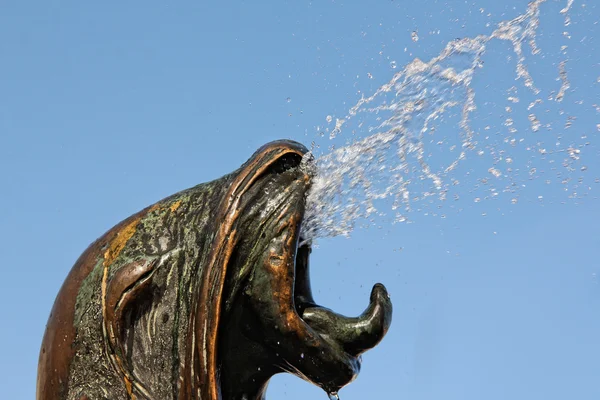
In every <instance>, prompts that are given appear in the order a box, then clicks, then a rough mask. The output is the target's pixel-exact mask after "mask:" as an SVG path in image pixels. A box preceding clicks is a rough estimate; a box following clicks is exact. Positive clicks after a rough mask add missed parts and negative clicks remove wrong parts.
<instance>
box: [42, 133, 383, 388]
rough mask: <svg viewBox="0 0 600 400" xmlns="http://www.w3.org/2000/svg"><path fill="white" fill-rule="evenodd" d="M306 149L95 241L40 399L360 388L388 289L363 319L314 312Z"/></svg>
mask: <svg viewBox="0 0 600 400" xmlns="http://www.w3.org/2000/svg"><path fill="white" fill-rule="evenodd" d="M306 152H307V150H306V149H305V148H304V147H303V146H302V145H300V144H298V143H295V142H291V141H278V142H273V143H270V144H268V145H266V146H264V147H262V148H261V149H259V150H258V151H257V152H256V153H255V154H254V155H253V156H252V157H251V158H250V160H248V161H247V162H246V163H245V164H244V165H243V166H242V167H241V168H240V169H238V170H237V171H235V172H234V173H232V174H230V175H227V176H225V177H223V178H221V179H219V180H216V181H213V182H210V183H207V184H203V185H199V186H196V187H194V188H192V189H189V190H186V191H183V192H180V193H178V194H176V195H173V196H171V197H169V198H167V199H165V200H162V201H161V202H159V203H157V204H155V205H154V206H151V207H149V208H148V209H146V210H144V211H142V212H140V213H138V214H136V215H134V216H132V217H130V218H129V219H127V220H125V221H124V222H122V223H121V224H119V225H117V226H116V227H115V228H113V229H112V230H111V231H109V232H108V233H107V234H105V235H104V236H103V237H102V238H100V239H99V240H98V241H96V242H95V243H94V244H93V245H92V246H90V248H89V249H88V250H87V251H86V252H85V253H84V254H83V255H82V257H81V258H80V259H79V260H78V262H77V263H76V265H75V266H74V267H73V270H72V271H71V273H70V275H69V277H68V278H67V280H66V281H65V284H64V285H63V288H62V289H61V292H60V293H59V295H58V297H57V300H56V303H55V305H54V308H53V311H52V314H51V317H50V321H49V323H48V326H47V330H46V334H45V337H44V342H43V344H42V353H41V355H40V364H39V371H38V400H47V399H50V398H52V399H62V398H76V399H78V398H81V399H83V398H85V396H87V397H88V398H90V399H92V398H95V397H97V396H104V397H106V396H108V398H115V399H117V398H148V399H152V398H161V399H168V398H171V399H175V398H177V399H196V398H202V399H210V400H218V399H238V398H240V399H241V398H247V399H260V398H262V397H263V395H264V391H265V388H266V384H267V382H268V380H269V378H270V377H271V376H272V375H274V374H276V373H278V372H284V371H287V372H291V373H293V374H295V375H297V376H299V377H301V378H303V379H306V380H308V381H310V382H312V383H314V384H316V385H318V386H320V387H322V388H323V389H324V390H326V391H327V392H330V393H331V392H336V391H337V390H339V389H340V388H341V387H343V386H344V385H346V384H347V383H349V382H350V381H352V379H354V377H355V376H356V375H357V373H358V371H359V368H360V354H361V353H363V352H364V351H365V350H367V349H370V348H372V347H373V346H375V345H376V344H377V343H378V342H379V341H380V340H381V339H382V338H383V336H384V335H385V333H386V331H387V329H388V327H389V324H390V322H391V314H392V306H391V302H390V300H389V297H388V295H387V293H386V291H385V288H384V287H383V285H380V284H377V285H375V287H374V288H373V291H372V293H371V299H370V304H369V306H368V307H367V309H366V310H365V312H364V313H363V314H362V315H360V316H359V317H356V318H348V317H344V316H341V315H339V314H336V313H334V312H332V311H331V310H328V309H326V308H323V307H320V306H318V305H316V304H315V301H314V299H313V297H312V294H311V290H310V279H309V254H310V247H309V245H308V244H301V243H302V242H303V240H302V238H300V237H299V235H300V230H301V225H302V221H303V216H304V207H305V199H306V194H307V191H308V189H309V187H310V183H311V172H310V165H306V164H307V163H308V164H310V162H311V161H310V160H306V159H305V158H306V157H304V155H305V153H306ZM65 343H66V344H65Z"/></svg>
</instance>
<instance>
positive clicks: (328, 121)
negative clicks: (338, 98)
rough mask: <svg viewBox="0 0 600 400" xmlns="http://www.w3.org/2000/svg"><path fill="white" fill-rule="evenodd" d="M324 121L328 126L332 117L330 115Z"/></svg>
mask: <svg viewBox="0 0 600 400" xmlns="http://www.w3.org/2000/svg"><path fill="white" fill-rule="evenodd" d="M325 120H326V121H327V123H328V124H329V123H331V121H333V117H332V116H331V115H328V116H327V117H325Z"/></svg>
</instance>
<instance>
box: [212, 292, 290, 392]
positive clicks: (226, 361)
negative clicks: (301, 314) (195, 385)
mask: <svg viewBox="0 0 600 400" xmlns="http://www.w3.org/2000/svg"><path fill="white" fill-rule="evenodd" d="M240 297H241V299H239V301H240V302H241V303H243V302H244V301H245V299H244V296H240ZM252 314H253V312H252V311H251V309H250V308H249V307H245V304H237V305H236V307H232V310H231V312H230V313H229V315H226V316H224V319H223V321H222V325H221V328H220V330H219V351H218V354H219V364H220V368H219V375H220V377H219V378H220V379H219V380H220V384H221V385H220V386H221V398H222V400H264V399H265V393H266V391H267V385H268V383H269V379H271V377H272V376H273V375H275V374H276V373H278V372H280V371H281V370H280V369H279V367H277V366H276V365H274V364H275V363H274V360H273V358H272V355H271V354H269V350H268V349H267V348H266V347H265V345H264V344H262V343H261V342H260V340H258V339H259V337H261V336H262V333H259V334H258V335H259V337H254V338H252V337H250V336H253V335H252V334H251V333H250V332H252V331H254V332H260V330H259V329H258V330H257V329H256V327H255V326H253V325H255V324H256V322H255V321H256V319H255V318H256V317H255V316H253V315H252ZM254 336H256V335H254ZM263 339H264V338H263Z"/></svg>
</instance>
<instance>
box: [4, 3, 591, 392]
mask: <svg viewBox="0 0 600 400" xmlns="http://www.w3.org/2000/svg"><path fill="white" fill-rule="evenodd" d="M566 3H567V1H566V0H564V1H562V0H561V1H555V0H548V2H547V3H546V4H544V5H543V6H542V17H541V26H540V32H539V35H538V45H539V46H540V48H541V49H542V54H541V55H538V56H537V57H536V58H531V56H530V55H529V53H527V56H528V57H529V58H531V60H532V61H531V62H532V64H531V72H532V74H533V75H534V79H537V81H538V86H540V88H541V89H542V90H543V91H544V93H545V94H544V96H546V95H547V94H549V93H550V92H552V91H555V92H556V91H558V88H559V87H560V81H557V78H558V63H559V62H560V61H561V60H564V59H565V58H567V59H568V62H567V71H568V72H569V79H570V81H571V88H570V89H569V90H568V91H567V93H566V97H565V99H564V100H563V102H562V103H561V104H558V105H557V104H555V103H552V102H549V103H552V104H553V105H550V106H548V108H547V109H548V111H547V112H545V113H540V115H541V116H543V119H544V123H551V124H552V130H548V129H543V130H541V131H540V132H538V133H533V132H531V131H530V130H528V126H529V124H528V123H527V119H526V116H527V110H526V106H527V102H525V101H522V102H521V103H518V104H516V105H513V108H514V109H515V114H517V115H518V117H516V122H515V124H516V126H517V127H518V128H519V133H518V135H516V136H517V137H518V138H522V139H524V143H525V144H523V145H520V146H517V147H515V148H512V147H511V145H510V144H503V143H504V142H503V139H504V137H503V136H502V135H504V134H505V133H506V132H507V131H506V129H504V128H503V127H502V121H503V120H504V118H505V117H506V116H505V115H504V107H505V106H507V105H508V104H507V102H506V97H507V96H506V93H507V92H506V91H507V89H509V88H510V87H511V86H513V85H517V86H519V87H520V89H519V90H520V91H521V94H522V95H523V97H524V98H526V97H527V94H525V91H524V90H523V89H522V84H521V83H519V82H515V81H514V54H513V53H512V51H510V50H509V48H508V46H507V45H506V43H504V44H502V43H495V44H490V46H489V48H488V52H487V54H486V56H485V57H484V61H485V64H484V68H483V69H482V70H481V74H480V75H478V77H477V78H476V80H477V81H476V82H475V83H474V85H475V87H476V89H477V103H478V105H479V106H480V109H479V112H478V114H475V115H474V116H473V119H474V125H475V126H476V127H479V128H481V129H479V130H478V135H480V141H484V140H494V141H497V142H498V143H499V145H498V148H502V149H512V150H510V151H512V153H513V156H514V157H515V159H516V160H520V161H519V162H520V163H521V164H519V165H520V167H519V168H522V169H523V171H524V172H523V173H521V174H518V173H517V174H515V176H516V181H517V185H518V186H519V187H520V189H519V201H518V203H517V204H511V202H510V198H511V196H510V195H504V194H503V195H501V196H499V198H498V199H491V200H484V201H481V202H477V203H476V202H474V201H473V199H474V198H475V197H477V196H479V193H480V192H481V191H482V190H483V189H482V188H481V186H477V180H476V179H475V177H480V176H488V177H489V174H487V169H488V168H489V163H486V162H485V161H481V159H479V158H477V157H475V155H470V156H469V158H467V160H465V161H464V162H463V163H462V164H461V166H460V168H459V169H457V171H455V173H454V177H456V178H458V179H460V180H461V181H462V182H464V184H462V185H460V186H459V187H457V188H456V189H454V190H455V191H454V192H453V193H454V194H457V195H458V196H459V199H458V200H456V201H454V200H449V201H446V202H444V203H443V204H440V206H441V207H442V208H441V210H442V211H439V210H437V208H435V207H437V205H436V206H435V207H431V209H429V210H423V211H418V210H416V211H414V212H412V213H411V214H410V215H409V217H410V219H411V222H412V223H410V224H398V225H394V226H391V225H390V226H383V227H382V228H381V229H377V228H375V227H373V228H370V229H363V230H357V231H355V232H354V234H353V236H352V237H351V238H350V239H344V238H334V239H328V240H322V241H320V242H319V248H317V249H315V250H314V251H313V259H312V266H313V272H312V283H313V290H314V292H315V297H316V299H317V301H318V302H319V303H321V304H323V305H326V306H329V307H331V308H333V309H334V310H336V311H339V312H343V313H347V314H351V315H355V314H358V313H360V312H361V311H362V309H363V308H364V307H365V306H366V304H367V302H368V295H369V291H370V288H371V286H372V285H373V283H375V282H378V281H380V282H384V283H385V284H386V286H387V287H388V289H389V291H390V293H391V295H392V300H393V302H394V306H395V309H394V321H393V324H392V327H391V330H390V332H389V334H388V336H387V337H386V338H385V340H384V341H383V342H382V343H381V344H380V346H379V347H378V348H376V349H374V350H372V351H371V352H369V353H367V354H366V355H365V357H364V362H363V370H362V372H361V375H360V376H359V378H358V380H357V381H355V382H354V383H352V384H351V385H350V386H348V387H347V388H345V389H343V390H342V391H341V393H340V395H341V398H342V399H343V400H351V399H411V400H419V399H444V400H467V399H473V400H480V399H485V400H501V399H502V400H504V399H511V400H512V399H514V400H517V399H544V400H559V399H560V400H563V399H578V400H584V399H598V398H600V385H598V374H599V373H600V339H599V338H600V312H599V311H600V263H599V261H598V255H597V251H598V249H600V229H599V227H598V223H599V222H600V208H599V207H598V206H599V204H600V202H599V201H598V197H597V196H598V191H599V190H600V184H599V183H597V182H596V179H597V177H600V157H599V155H600V154H599V152H598V144H599V143H598V135H599V132H598V128H597V127H596V126H597V124H600V114H599V112H598V111H596V108H595V106H594V103H600V96H599V95H598V93H600V83H599V82H598V79H600V49H599V48H598V34H599V29H600V8H599V6H598V5H597V4H596V2H595V1H593V0H587V1H582V0H575V2H574V4H573V8H572V10H571V12H570V15H571V19H572V22H571V24H570V25H569V26H564V15H561V14H560V13H559V11H560V10H561V9H562V8H563V7H564V6H565V5H566ZM525 7H526V1H524V0H504V1H490V0H487V1H484V0H472V1H469V2H465V1H462V0H460V1H457V0H447V1H434V0H424V1H398V0H397V1H389V0H386V1H371V2H359V1H345V2H340V1H322V2H312V3H310V2H307V1H303V2H293V1H268V2H267V1H259V2H225V3H224V2H201V1H194V2H191V1H184V2H179V3H177V4H168V3H167V2H158V1H144V2H125V3H124V2H93V3H90V2H75V1H65V2H51V1H45V2H42V1H37V2H26V1H5V2H3V4H2V6H0V54H1V56H0V57H1V59H2V62H0V74H1V76H2V79H0V137H1V139H2V140H1V144H0V171H1V173H0V187H1V188H2V189H1V190H2V192H1V193H2V196H0V207H1V209H2V210H4V211H3V212H2V214H1V216H0V226H1V228H2V229H0V243H1V245H0V249H1V250H2V261H3V262H2V264H3V268H2V279H1V280H0V282H1V283H0V289H1V290H0V301H1V302H2V304H3V309H4V316H3V323H2V329H1V330H0V343H1V344H0V346H1V350H2V351H1V354H2V357H1V358H2V362H1V364H0V377H1V378H0V387H1V390H2V398H6V399H32V398H34V393H35V376H36V368H37V358H38V351H39V345H40V342H41V338H42V334H43V330H44V326H45V323H46V320H47V317H48V314H49V311H50V308H51V306H52V302H53V301H54V297H55V295H56V293H57V291H58V289H59V287H60V285H61V284H62V281H63V279H64V278H65V276H66V274H67V273H68V271H69V269H70V268H71V266H72V264H73V263H74V261H75V260H76V259H77V257H78V256H79V254H80V253H81V252H82V251H83V250H84V249H85V248H86V247H87V245H88V244H89V243H91V242H92V241H93V240H95V239H96V238H97V237H98V236H100V235H101V234H102V233H103V232H104V231H106V230H107V229H108V228H110V227H111V226H113V225H114V224H116V223H117V222H119V221H120V220H121V219H123V218H125V217H127V216H128V215H130V214H132V213H134V212H135V211H137V210H139V209H141V208H143V207H145V206H146V205H148V204H151V203H153V202H155V201H157V200H159V199H161V198H163V197H165V196H167V195H169V194H172V193H174V192H177V191H179V190H181V189H184V188H187V187H190V186H193V185H195V184H197V183H200V182H204V181H207V180H210V179H213V178H216V177H219V176H221V175H223V174H225V173H227V172H230V171H232V170H233V169H235V168H237V167H238V166H239V165H240V164H241V163H242V162H243V161H245V160H246V159H247V158H248V157H249V156H250V155H251V154H252V152H253V151H254V150H255V149H256V148H258V147H259V146H260V145H262V144H264V143H266V142H268V141H270V140H274V139H279V138H290V139H295V140H298V141H302V142H304V143H306V144H307V145H309V144H310V142H311V141H313V140H319V141H320V142H319V143H320V144H321V146H322V147H327V145H328V143H327V140H325V139H322V138H319V137H318V136H316V131H315V127H316V126H318V125H323V124H324V123H325V118H326V116H327V115H334V116H335V115H339V116H343V115H345V114H346V112H347V110H348V108H349V107H351V106H352V105H353V104H355V103H356V101H357V100H358V99H359V98H360V96H361V93H365V94H370V93H372V92H373V91H374V90H375V89H376V88H377V87H379V86H380V85H382V84H383V83H385V82H387V81H388V80H390V79H391V77H392V75H393V73H394V72H395V71H396V70H394V69H393V68H392V66H391V63H392V61H395V62H396V64H397V65H398V66H399V67H401V66H403V65H405V64H407V63H408V62H410V61H411V60H412V59H413V58H414V57H419V58H421V59H423V60H428V59H429V58H431V57H433V56H435V55H437V54H438V53H439V52H440V50H441V49H442V48H443V46H444V45H445V44H446V43H447V42H448V41H450V40H453V39H455V38H460V37H465V36H474V35H477V34H489V33H490V32H491V30H492V29H493V27H494V26H495V25H496V24H497V23H498V22H500V21H502V20H507V19H511V18H513V17H515V16H516V15H518V14H520V13H522V12H523V11H524V10H525ZM480 9H483V11H481V10H480ZM488 14H490V15H488ZM488 23H489V24H490V25H489V26H486V24H488ZM415 30H416V31H418V36H419V41H417V42H414V41H413V40H411V32H412V31H415ZM438 31H439V32H438ZM564 31H568V32H569V34H570V35H571V39H568V38H566V36H565V35H563V32H564ZM562 45H567V46H568V48H567V49H564V50H563V52H566V56H560V52H561V50H560V46H562ZM368 73H370V74H371V76H372V79H371V78H368V75H367V74H368ZM288 99H289V100H288ZM541 109H543V108H541ZM561 111H562V112H563V113H562V114H561ZM569 116H575V117H576V119H575V120H574V122H573V125H572V126H571V127H570V128H569V129H565V128H564V126H565V121H566V119H567V117H569ZM488 124H491V125H492V133H493V138H492V139H489V138H488V139H485V136H486V135H488V133H486V131H485V130H484V129H483V127H485V126H486V125H488ZM496 128H497V129H496ZM490 134H491V133H490ZM583 136H587V137H584V138H582V137H583ZM557 141H560V142H562V143H563V145H564V144H565V143H573V144H574V145H576V146H577V145H583V146H584V147H582V150H581V154H580V156H581V159H580V160H579V161H577V162H575V163H574V164H573V168H574V170H573V171H571V172H569V171H567V169H566V168H564V167H562V166H561V160H562V159H563V158H565V157H566V156H565V157H563V156H560V157H556V159H555V162H554V163H552V162H550V161H548V160H544V159H543V158H540V157H536V156H533V155H531V153H530V152H527V150H526V146H527V143H539V142H543V143H545V145H546V146H547V147H548V148H553V147H554V146H555V142H557ZM586 142H589V145H587V146H586V145H585V143H586ZM552 160H554V159H552ZM583 166H585V167H587V170H585V171H581V167H583ZM531 167H536V171H537V172H536V173H534V174H533V175H532V178H531V179H530V178H529V176H528V173H527V171H529V170H530V169H531ZM559 174H560V176H559ZM563 179H569V181H568V182H567V183H566V184H562V183H561V181H562V180H563ZM546 180H549V181H550V182H549V183H546ZM580 180H581V182H580ZM522 185H525V187H523V186H522ZM565 188H566V190H564V189H565ZM574 191H576V192H577V196H576V197H575V198H572V196H571V197H570V195H572V193H573V192H574ZM538 196H543V197H542V198H538ZM434 208H435V209H436V210H437V212H432V209H434ZM434 213H435V214H438V216H434V215H432V214H434ZM441 213H443V214H445V215H446V218H441V217H439V214H441ZM483 213H485V214H486V215H485V216H484V215H482V214H483ZM268 398H269V399H277V398H286V399H312V398H315V399H325V398H326V396H325V394H324V393H323V392H321V391H320V390H319V389H318V388H315V387H313V386H311V385H310V384H308V383H305V382H303V381H301V380H299V379H298V378H295V377H291V376H278V377H276V378H275V379H274V380H273V381H272V384H271V386H270V388H269V392H268Z"/></svg>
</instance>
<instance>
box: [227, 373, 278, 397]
mask: <svg viewBox="0 0 600 400" xmlns="http://www.w3.org/2000/svg"><path fill="white" fill-rule="evenodd" d="M268 383H269V380H268V379H267V380H263V379H257V380H256V381H254V379H253V378H249V379H246V380H243V381H232V380H229V379H227V378H226V377H224V376H221V398H222V400H265V394H266V392H267V385H268Z"/></svg>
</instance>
